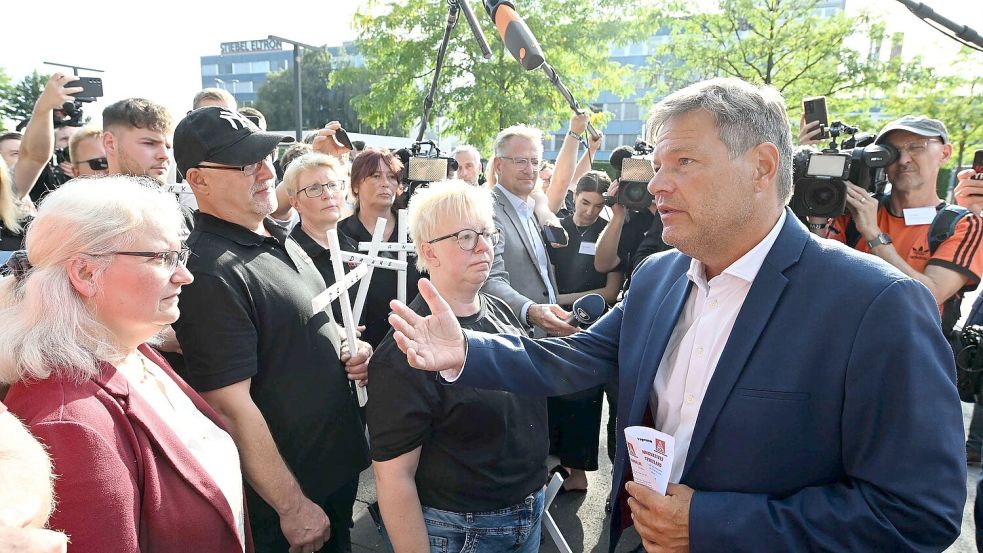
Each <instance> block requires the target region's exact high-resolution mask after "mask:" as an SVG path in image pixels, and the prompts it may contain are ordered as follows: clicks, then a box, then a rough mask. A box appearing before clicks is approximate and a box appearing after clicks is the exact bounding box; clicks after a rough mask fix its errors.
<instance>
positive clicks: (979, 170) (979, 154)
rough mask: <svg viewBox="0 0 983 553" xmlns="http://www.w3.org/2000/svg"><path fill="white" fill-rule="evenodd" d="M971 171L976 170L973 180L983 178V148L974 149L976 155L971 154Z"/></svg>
mask: <svg viewBox="0 0 983 553" xmlns="http://www.w3.org/2000/svg"><path fill="white" fill-rule="evenodd" d="M973 171H976V174H975V175H973V179H974V180H983V150H976V155H974V156H973Z"/></svg>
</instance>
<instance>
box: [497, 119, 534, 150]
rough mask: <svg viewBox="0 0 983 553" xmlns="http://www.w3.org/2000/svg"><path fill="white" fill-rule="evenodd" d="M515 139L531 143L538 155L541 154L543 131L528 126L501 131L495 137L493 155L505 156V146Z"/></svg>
mask: <svg viewBox="0 0 983 553" xmlns="http://www.w3.org/2000/svg"><path fill="white" fill-rule="evenodd" d="M515 137H520V138H525V139H528V140H529V141H530V142H532V143H533V144H534V145H535V146H536V149H537V150H538V151H539V153H540V154H542V153H543V131H541V130H539V129H537V128H535V127H530V126H528V125H512V126H511V127H508V128H506V129H502V130H501V131H500V132H499V133H498V136H496V137H495V155H496V156H498V157H501V156H503V155H505V146H506V145H507V144H508V143H509V141H510V140H512V139H513V138H515Z"/></svg>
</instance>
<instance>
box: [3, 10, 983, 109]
mask: <svg viewBox="0 0 983 553" xmlns="http://www.w3.org/2000/svg"><path fill="white" fill-rule="evenodd" d="M398 1H414V2H439V3H441V4H443V3H444V0H398ZM471 3H472V5H473V8H475V11H476V12H479V13H478V15H479V17H483V14H482V13H480V11H481V10H480V5H481V2H480V0H471ZM515 3H516V5H517V9H518V11H519V13H520V14H521V13H522V4H523V2H522V0H515ZM925 3H926V4H927V5H929V6H930V7H932V8H933V9H935V11H936V12H938V13H940V14H942V15H944V16H946V17H948V18H949V19H952V20H954V21H957V22H958V23H960V24H965V25H969V26H970V27H972V28H974V29H975V30H976V31H977V32H979V33H980V34H983V10H979V9H975V8H974V9H969V8H968V4H972V3H976V2H975V1H974V2H970V1H969V0H925ZM364 4H365V1H364V0H317V1H312V0H290V1H288V2H256V1H253V0H239V1H236V2H233V1H229V0H226V1H211V2H209V1H203V2H202V1H199V2H190V1H187V0H172V1H171V2H166V3H165V2H159V1H158V2H152V1H150V2H132V1H127V2H124V1H121V0H88V1H86V2H78V1H71V2H69V1H66V0H33V1H31V0H28V1H24V2H20V1H14V0H11V1H6V2H4V6H3V8H2V9H0V13H3V21H4V31H3V35H2V37H3V38H2V42H3V47H2V48H0V66H2V67H4V68H5V69H6V71H7V73H8V74H9V75H10V76H11V77H12V78H13V79H14V80H15V82H16V81H17V80H19V79H20V78H22V77H23V76H24V75H26V74H29V73H30V72H31V71H32V70H35V69H36V70H38V71H39V72H42V73H51V72H53V71H56V70H58V68H55V67H51V66H48V65H44V63H43V62H45V61H54V62H61V63H66V64H72V65H80V66H84V67H92V68H97V69H103V70H105V73H102V74H101V75H99V76H101V77H102V79H103V87H104V92H105V94H106V96H105V99H104V100H103V101H101V102H96V103H94V104H90V105H88V106H87V107H86V114H87V115H89V116H91V117H92V118H93V123H95V124H97V125H98V124H99V123H100V122H101V118H100V117H99V114H100V113H101V111H102V108H103V107H105V106H106V105H108V104H109V103H112V102H114V101H116V100H119V99H122V98H127V97H134V96H138V97H145V98H149V99H151V100H154V101H156V102H159V103H161V104H163V105H165V106H167V107H168V108H169V109H170V110H171V112H172V113H173V114H175V117H177V116H178V115H180V114H183V113H185V112H186V111H187V110H188V109H190V104H191V99H192V97H193V96H194V94H195V93H196V92H197V91H198V90H199V89H200V88H201V76H200V57H201V56H204V55H213V54H218V53H220V52H219V44H220V43H222V42H231V41H239V40H254V39H260V38H266V37H267V36H268V35H271V34H273V35H278V36H283V37H286V38H291V39H294V40H298V41H300V42H305V43H308V44H315V45H321V44H326V45H328V46H335V45H339V44H341V43H342V42H343V41H346V40H352V39H354V38H356V34H355V31H354V29H353V28H352V15H353V14H354V12H355V10H356V9H357V8H358V7H359V6H361V5H364ZM860 8H866V9H869V10H870V11H872V12H874V13H878V14H880V15H882V16H883V18H884V19H885V21H886V23H887V25H888V32H889V33H890V32H892V31H895V30H897V31H902V32H904V33H905V35H906V36H905V43H904V44H905V45H904V49H905V54H906V55H910V54H911V53H913V52H923V53H926V54H928V56H929V58H930V61H932V62H933V63H937V64H940V65H942V66H946V64H947V62H948V59H949V58H950V57H951V54H952V53H953V52H955V50H956V49H957V46H956V43H955V42H954V41H951V40H950V39H947V38H945V37H944V36H942V35H941V34H939V33H938V32H936V31H935V30H933V29H931V28H929V27H928V26H927V25H925V24H924V23H922V22H921V21H919V20H918V19H917V18H916V17H915V16H914V15H913V14H911V13H910V12H909V11H908V10H907V9H905V8H904V7H903V6H902V5H901V4H900V3H898V2H897V1H895V0H847V12H848V13H852V12H854V11H856V10H858V9H860ZM40 26H43V29H44V30H45V31H46V32H47V33H48V35H46V36H43V35H42V32H41V31H39V30H38V27H40ZM533 31H535V29H533ZM456 32H466V29H465V28H464V26H463V25H462V24H459V27H458V28H457V29H456ZM488 39H489V42H491V43H492V45H493V47H494V43H496V42H498V39H497V37H495V36H489V37H488ZM436 48H437V45H436V44H435V45H434V52H435V55H436ZM547 55H548V52H547ZM979 56H980V58H981V60H983V54H979ZM981 63H983V61H981ZM951 69H952V70H956V71H958V70H960V68H951ZM83 74H85V73H83ZM420 100H421V103H422V100H423V98H422V97H421V99H420Z"/></svg>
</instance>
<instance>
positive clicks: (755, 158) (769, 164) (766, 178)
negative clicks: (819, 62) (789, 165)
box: [751, 142, 781, 192]
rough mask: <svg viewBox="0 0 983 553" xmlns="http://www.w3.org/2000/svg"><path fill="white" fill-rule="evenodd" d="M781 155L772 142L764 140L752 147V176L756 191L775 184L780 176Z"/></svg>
mask: <svg viewBox="0 0 983 553" xmlns="http://www.w3.org/2000/svg"><path fill="white" fill-rule="evenodd" d="M780 160H781V155H780V154H779V153H778V147H777V146H775V145H774V144H772V143H771V142H762V143H761V144H758V145H757V146H755V147H753V148H752V149H751V164H752V169H753V172H752V178H753V180H754V190H755V192H761V191H762V190H765V189H766V188H767V187H768V186H774V184H775V182H776V181H777V178H778V169H779V165H780Z"/></svg>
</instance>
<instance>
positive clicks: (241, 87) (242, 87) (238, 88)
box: [232, 81, 253, 93]
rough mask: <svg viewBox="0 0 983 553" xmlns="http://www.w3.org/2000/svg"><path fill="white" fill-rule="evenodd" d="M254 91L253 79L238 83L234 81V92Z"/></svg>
mask: <svg viewBox="0 0 983 553" xmlns="http://www.w3.org/2000/svg"><path fill="white" fill-rule="evenodd" d="M252 91H253V82H252V81H240V82H237V83H232V92H233V93H239V92H252Z"/></svg>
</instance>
